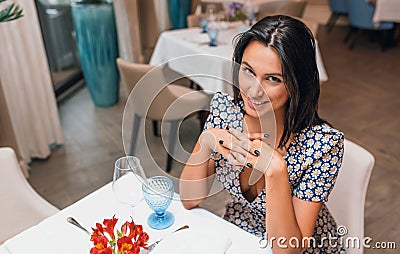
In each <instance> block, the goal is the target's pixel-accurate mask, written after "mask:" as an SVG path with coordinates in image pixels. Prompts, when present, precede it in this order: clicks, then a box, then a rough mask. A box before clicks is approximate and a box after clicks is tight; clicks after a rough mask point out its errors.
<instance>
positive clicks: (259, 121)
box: [243, 110, 285, 147]
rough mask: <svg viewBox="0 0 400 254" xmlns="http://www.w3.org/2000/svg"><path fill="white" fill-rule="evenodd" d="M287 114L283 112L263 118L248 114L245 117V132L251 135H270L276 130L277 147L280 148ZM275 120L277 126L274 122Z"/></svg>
mask: <svg viewBox="0 0 400 254" xmlns="http://www.w3.org/2000/svg"><path fill="white" fill-rule="evenodd" d="M284 117H285V112H284V111H283V110H282V111H281V112H279V111H276V112H274V114H272V113H270V114H269V115H268V113H267V114H266V115H263V116H261V117H253V116H250V115H248V114H245V115H244V125H243V130H246V131H247V132H249V133H268V134H269V135H270V136H272V135H271V134H272V133H270V132H271V131H273V130H274V129H275V135H276V136H275V137H276V138H275V147H278V145H279V141H280V140H281V137H282V135H283V129H284V121H285V119H284ZM273 119H274V120H275V124H274V121H273Z"/></svg>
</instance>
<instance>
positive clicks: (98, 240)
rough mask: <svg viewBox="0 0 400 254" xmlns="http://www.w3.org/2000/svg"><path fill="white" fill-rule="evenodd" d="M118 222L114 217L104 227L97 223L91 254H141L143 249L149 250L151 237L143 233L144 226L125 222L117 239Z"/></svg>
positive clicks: (92, 236) (93, 234)
mask: <svg viewBox="0 0 400 254" xmlns="http://www.w3.org/2000/svg"><path fill="white" fill-rule="evenodd" d="M117 221H118V219H116V218H115V215H114V216H113V217H112V218H111V219H105V220H104V221H103V225H102V224H100V223H96V228H92V230H93V233H92V235H91V238H90V241H92V242H93V244H94V247H93V248H92V249H90V253H91V254H113V253H117V252H118V253H119V254H139V253H140V249H141V248H144V249H146V250H147V249H148V248H147V245H146V242H147V241H148V240H149V235H148V234H147V233H145V232H144V231H143V227H142V225H135V223H134V222H133V220H131V222H128V221H127V222H125V223H124V224H123V225H122V227H121V232H119V231H118V230H117V239H116V235H115V232H114V229H115V225H116V224H117Z"/></svg>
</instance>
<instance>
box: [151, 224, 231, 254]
mask: <svg viewBox="0 0 400 254" xmlns="http://www.w3.org/2000/svg"><path fill="white" fill-rule="evenodd" d="M209 231H211V229H210V230H206V228H202V229H193V228H189V229H185V230H182V231H178V232H176V233H172V234H170V235H169V236H167V237H165V238H164V239H163V240H162V241H161V242H160V243H159V244H158V246H156V247H155V248H154V250H153V251H152V252H151V253H152V254H166V253H174V254H181V253H182V254H183V253H185V254H187V253H190V254H200V253H201V254H204V253H208V254H221V253H225V252H226V250H227V249H229V247H230V246H231V244H232V241H231V239H229V238H228V237H227V236H226V235H224V234H223V233H220V232H218V231H215V230H214V229H213V230H212V231H213V232H209Z"/></svg>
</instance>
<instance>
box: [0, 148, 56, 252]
mask: <svg viewBox="0 0 400 254" xmlns="http://www.w3.org/2000/svg"><path fill="white" fill-rule="evenodd" d="M0 204H1V209H0V225H1V227H0V244H1V243H2V242H4V241H5V240H7V239H9V238H11V237H13V236H14V235H16V234H18V233H20V232H22V231H23V230H25V229H27V228H29V227H31V226H34V225H36V224H37V223H39V222H40V221H42V220H43V219H45V218H47V217H48V216H51V215H53V214H55V213H57V212H58V209H57V208H56V207H54V206H53V205H51V204H50V203H49V202H47V201H46V200H45V199H43V198H42V197H41V196H40V195H39V194H37V193H36V191H35V190H34V189H33V188H32V187H31V186H30V184H29V183H28V181H27V180H26V179H25V177H24V175H23V174H22V172H21V168H20V167H19V164H18V161H17V157H16V156H15V152H14V150H13V149H11V148H9V147H3V148H0Z"/></svg>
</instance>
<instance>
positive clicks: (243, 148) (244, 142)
mask: <svg viewBox="0 0 400 254" xmlns="http://www.w3.org/2000/svg"><path fill="white" fill-rule="evenodd" d="M229 132H230V133H231V134H232V135H233V136H234V137H235V138H236V139H237V142H232V144H231V149H232V150H234V151H236V152H241V153H243V154H246V153H248V152H250V153H251V154H253V155H254V156H260V150H259V149H258V147H255V146H253V145H252V144H251V142H250V141H251V140H250V139H249V136H248V134H247V133H242V132H240V131H238V130H229Z"/></svg>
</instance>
